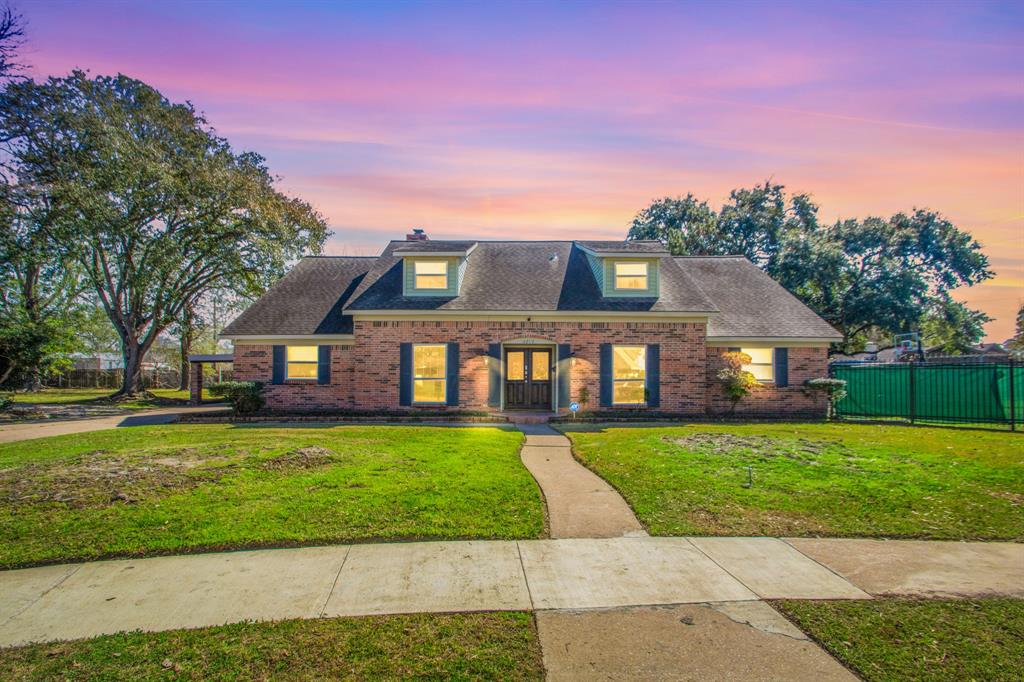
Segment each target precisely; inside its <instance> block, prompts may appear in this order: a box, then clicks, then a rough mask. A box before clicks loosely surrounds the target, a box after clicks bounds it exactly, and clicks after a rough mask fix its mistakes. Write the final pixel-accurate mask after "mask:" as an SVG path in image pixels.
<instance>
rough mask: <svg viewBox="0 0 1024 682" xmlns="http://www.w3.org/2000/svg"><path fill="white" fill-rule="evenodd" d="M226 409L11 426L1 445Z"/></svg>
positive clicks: (0, 435) (2, 429)
mask: <svg viewBox="0 0 1024 682" xmlns="http://www.w3.org/2000/svg"><path fill="white" fill-rule="evenodd" d="M226 407H227V406H226V405H202V406H197V407H160V408H156V409H153V410H140V411H139V412H135V413H132V414H121V415H117V416H115V417H95V418H91V419H69V420H62V421H54V422H32V423H30V424H10V425H7V426H0V443H14V442H17V441H22V440H31V439H33V438H45V437H47V436H66V435H68V434H72V433H88V432H90V431H104V430H106V429H116V428H119V427H125V426H156V425H159V424H171V423H173V422H175V421H177V420H178V418H179V417H180V416H181V415H183V414H195V413H196V412H219V411H222V410H224V409H225V408H226Z"/></svg>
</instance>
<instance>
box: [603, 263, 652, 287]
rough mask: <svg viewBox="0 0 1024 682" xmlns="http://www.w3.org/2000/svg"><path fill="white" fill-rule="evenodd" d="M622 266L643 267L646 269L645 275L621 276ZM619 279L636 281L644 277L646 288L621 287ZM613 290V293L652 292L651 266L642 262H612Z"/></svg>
mask: <svg viewBox="0 0 1024 682" xmlns="http://www.w3.org/2000/svg"><path fill="white" fill-rule="evenodd" d="M620 265H642V266H643V267H644V274H643V275H619V266H620ZM619 277H622V278H628V279H636V278H638V277H643V279H644V286H642V287H620V286H619ZM612 290H613V291H650V290H651V264H650V263H649V262H648V261H645V260H641V261H636V260H613V261H612Z"/></svg>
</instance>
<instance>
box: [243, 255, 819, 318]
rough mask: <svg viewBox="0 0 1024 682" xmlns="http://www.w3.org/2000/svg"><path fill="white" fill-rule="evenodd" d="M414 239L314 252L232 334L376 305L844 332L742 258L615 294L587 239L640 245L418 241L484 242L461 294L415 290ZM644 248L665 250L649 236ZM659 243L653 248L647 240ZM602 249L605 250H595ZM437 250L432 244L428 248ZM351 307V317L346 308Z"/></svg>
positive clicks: (690, 261)
mask: <svg viewBox="0 0 1024 682" xmlns="http://www.w3.org/2000/svg"><path fill="white" fill-rule="evenodd" d="M411 244H413V242H406V241H394V242H391V243H389V244H388V246H387V247H386V248H385V249H384V251H383V253H382V254H381V255H380V256H377V257H371V258H347V257H346V258H339V257H313V258H305V259H303V260H302V261H300V262H299V263H298V264H297V265H296V266H295V267H294V268H293V269H292V271H291V272H289V273H288V274H287V275H286V276H285V277H284V278H282V279H281V280H280V281H279V282H278V283H277V284H275V285H274V286H273V287H271V289H270V290H269V291H268V292H267V293H266V294H265V295H264V296H263V297H262V298H260V299H259V300H258V301H257V302H256V303H254V304H253V305H252V306H251V307H250V308H249V309H248V310H246V311H245V312H244V313H242V314H241V315H240V316H239V317H238V318H237V319H236V320H235V321H234V322H232V323H231V324H230V325H228V326H227V327H226V328H225V329H224V332H223V334H224V335H225V336H260V335H266V336H273V335H287V334H348V333H351V332H352V329H353V324H352V317H351V313H353V312H357V311H366V310H396V311H397V310H406V311H408V310H438V311H445V310H448V311H463V312H470V311H484V312H486V311H491V312H499V311H510V312H511V311H515V312H519V311H551V312H554V311H566V312H588V311H592V312H638V313H642V312H666V313H668V312H671V313H711V317H710V320H709V325H708V335H709V336H718V337H780V338H787V337H790V338H839V335H838V334H837V332H836V331H835V330H834V329H832V327H830V326H829V325H828V324H827V323H826V322H825V321H824V320H822V319H821V318H820V317H818V316H817V315H816V314H814V312H812V311H811V310H810V309H809V308H807V307H806V306H804V305H803V304H802V303H800V301H798V300H797V299H796V298H795V297H793V296H792V295H791V294H790V293H789V292H787V291H786V290H785V289H783V288H782V287H781V286H780V285H779V284H777V283H776V282H775V281H774V280H772V279H771V278H770V277H768V276H767V275H766V274H764V273H763V272H762V271H761V270H759V269H758V268H757V267H756V266H754V265H753V264H752V263H751V262H750V261H748V260H746V259H745V258H742V257H721V258H716V257H706V258H684V257H675V258H672V257H664V258H661V260H660V293H661V296H660V297H659V298H657V299H654V298H606V297H603V296H602V295H601V291H600V288H599V286H598V283H597V280H596V279H595V278H594V275H593V272H592V271H591V270H590V266H589V264H588V262H587V257H586V254H585V253H584V252H583V251H582V250H581V248H579V245H580V244H586V245H588V247H587V248H591V246H592V245H595V244H596V245H599V248H600V249H601V251H600V252H602V253H625V252H627V249H628V248H629V247H628V246H627V244H633V242H629V243H626V242H575V243H574V242H571V241H529V242H526V241H481V242H468V241H466V242H446V241H431V242H415V244H416V245H417V246H419V245H422V244H431V249H432V251H429V252H434V253H436V252H444V251H455V250H458V249H460V248H461V249H467V248H469V247H470V246H472V245H474V244H475V245H476V248H475V249H474V250H473V251H472V253H471V254H470V256H469V257H468V259H467V261H466V267H465V274H464V278H463V281H462V287H461V289H460V293H459V295H458V296H456V297H418V296H417V297H408V298H407V297H405V296H404V295H403V277H402V275H403V273H402V259H401V257H399V256H396V255H395V252H396V251H406V250H408V249H409V247H410V245H411ZM640 244H641V246H640V248H641V249H648V250H647V251H634V252H637V253H650V254H652V255H653V254H655V253H658V252H656V251H655V250H654V248H655V246H656V247H657V248H661V245H660V244H659V243H657V242H641V243H640ZM644 245H649V246H644ZM591 250H595V251H596V250H597V249H591ZM424 252H428V251H424ZM343 312H344V314H342V313H343Z"/></svg>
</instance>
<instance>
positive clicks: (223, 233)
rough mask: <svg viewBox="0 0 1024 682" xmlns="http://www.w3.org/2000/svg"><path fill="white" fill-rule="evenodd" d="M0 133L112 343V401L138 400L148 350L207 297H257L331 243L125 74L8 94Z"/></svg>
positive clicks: (193, 124) (1, 105)
mask: <svg viewBox="0 0 1024 682" xmlns="http://www.w3.org/2000/svg"><path fill="white" fill-rule="evenodd" d="M0 130H2V131H3V132H2V135H3V137H4V139H5V140H6V141H7V144H8V146H9V148H10V150H11V151H12V152H13V155H14V156H15V157H16V158H17V159H18V163H19V174H20V175H21V177H22V178H24V179H26V181H29V182H31V183H32V184H33V185H35V186H38V187H42V188H45V191H46V193H47V196H48V198H49V201H50V202H51V203H52V207H53V211H54V215H53V220H52V222H51V224H50V225H49V226H48V227H47V234H48V235H49V236H50V237H51V238H52V239H53V240H54V242H55V243H56V244H58V245H59V250H60V252H61V253H63V254H66V256H67V257H68V258H70V259H71V260H72V261H73V262H74V263H76V265H77V266H78V267H79V268H81V272H82V275H83V277H84V279H85V281H86V283H87V284H88V286H89V288H90V289H91V291H92V293H93V294H94V295H95V298H96V300H97V301H98V302H99V303H100V304H101V305H102V307H103V309H104V310H105V311H106V313H107V315H108V316H109V317H110V320H111V322H112V323H113V325H114V328H115V330H116V331H117V333H118V335H119V336H120V338H121V341H122V347H123V351H124V355H125V369H126V371H125V384H124V386H123V387H122V389H121V393H122V394H132V393H135V392H137V391H139V390H141V388H142V386H141V362H142V358H143V357H144V356H145V353H146V351H147V350H148V349H149V347H150V346H151V345H152V344H153V342H154V341H155V340H156V338H157V336H158V335H159V334H160V333H161V332H162V331H163V330H165V329H166V328H167V327H168V326H170V325H171V324H173V323H174V322H176V321H179V320H180V319H181V315H182V312H183V311H184V310H185V309H186V308H187V307H188V306H190V305H193V304H194V303H195V302H196V301H197V300H198V298H199V297H200V296H202V295H203V293H204V292H206V291H207V290H209V289H210V288H213V287H217V286H231V287H233V288H237V289H240V290H243V291H257V290H260V289H262V288H264V287H265V286H267V285H268V283H269V282H271V281H273V280H274V279H276V278H278V277H280V276H281V274H283V272H284V269H285V267H286V265H287V264H288V263H289V262H290V261H292V260H293V259H295V258H297V257H299V256H301V255H303V254H304V253H308V252H312V253H317V252H319V250H320V249H321V247H322V244H323V242H324V240H325V239H326V237H327V234H328V232H327V228H326V225H325V223H324V221H323V219H322V218H321V216H320V215H319V214H317V213H316V212H315V211H314V210H313V209H312V208H311V207H310V206H309V205H308V204H306V203H305V202H303V201H300V200H298V199H295V198H291V197H288V196H286V195H284V194H282V193H281V192H279V191H278V190H277V189H276V188H275V186H274V178H273V177H272V176H271V175H270V172H269V170H268V168H267V166H266V163H265V161H264V159H263V158H262V157H261V156H259V155H258V154H255V153H252V152H243V153H236V152H234V151H233V150H232V149H231V147H230V145H229V144H228V142H227V141H226V140H225V139H223V138H221V137H218V136H217V135H216V134H215V133H214V131H213V130H212V129H211V128H210V127H209V125H208V124H207V122H206V121H205V119H204V118H203V116H202V115H201V114H199V113H197V112H196V111H195V109H194V108H193V107H192V105H191V104H188V103H184V104H176V103H171V102H170V101H168V100H167V99H166V98H165V97H163V96H162V95H161V94H160V93H159V92H157V91H156V90H155V89H153V88H152V87H150V86H148V85H146V84H145V83H142V82H141V81H138V80H135V79H132V78H128V77H127V76H123V75H118V76H115V77H107V76H100V77H95V78H90V77H88V76H87V75H86V74H85V73H84V72H81V71H75V72H73V73H72V74H70V75H69V76H68V77H66V78H50V79H48V80H47V81H46V82H44V83H35V82H32V81H25V82H20V83H14V84H11V85H10V86H9V87H8V88H7V89H6V91H5V92H4V94H3V96H2V97H0Z"/></svg>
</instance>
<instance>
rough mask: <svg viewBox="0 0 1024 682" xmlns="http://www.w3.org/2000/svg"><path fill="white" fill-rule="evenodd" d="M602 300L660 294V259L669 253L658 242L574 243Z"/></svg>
mask: <svg viewBox="0 0 1024 682" xmlns="http://www.w3.org/2000/svg"><path fill="white" fill-rule="evenodd" d="M576 244H577V246H579V248H580V250H582V251H583V253H585V254H586V256H587V263H588V264H589V265H590V270H591V272H592V273H593V274H594V279H595V280H597V284H598V288H599V289H600V290H601V295H602V296H604V297H605V298H653V299H657V298H659V297H660V295H661V277H660V275H661V259H662V258H665V257H668V256H669V255H670V254H669V252H668V250H667V249H666V248H665V247H664V245H663V244H662V243H661V242H658V241H631V242H596V241H587V242H576Z"/></svg>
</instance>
